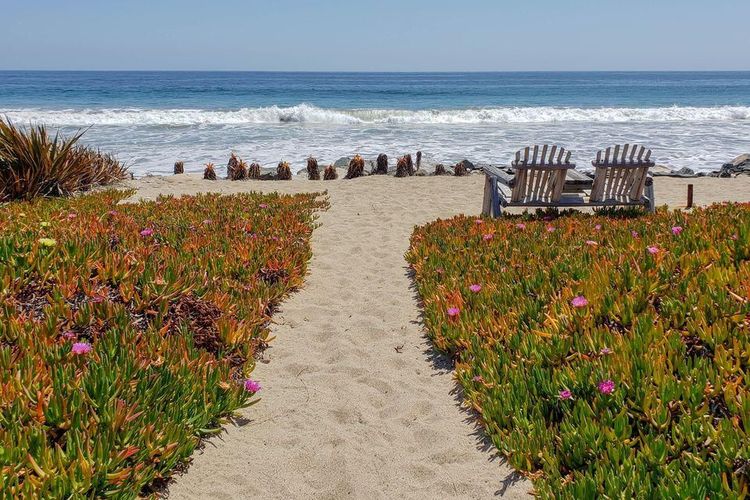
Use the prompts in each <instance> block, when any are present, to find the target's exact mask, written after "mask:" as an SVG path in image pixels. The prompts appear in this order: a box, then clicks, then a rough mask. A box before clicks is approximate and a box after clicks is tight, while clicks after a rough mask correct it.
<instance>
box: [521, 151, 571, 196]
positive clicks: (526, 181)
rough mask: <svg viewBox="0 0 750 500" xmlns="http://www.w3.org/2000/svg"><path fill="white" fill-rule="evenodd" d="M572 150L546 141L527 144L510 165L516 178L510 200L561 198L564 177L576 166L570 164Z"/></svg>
mask: <svg viewBox="0 0 750 500" xmlns="http://www.w3.org/2000/svg"><path fill="white" fill-rule="evenodd" d="M570 155H571V152H570V151H566V150H565V148H561V147H558V146H550V145H548V144H545V145H543V146H541V148H540V147H539V146H538V145H535V146H527V147H525V148H524V149H521V150H519V151H518V152H516V157H515V160H514V161H513V162H512V163H511V166H512V167H513V169H514V170H515V171H516V177H515V180H514V184H513V192H512V193H511V202H513V203H528V202H545V203H556V202H558V201H560V197H561V196H562V190H563V186H564V185H565V176H566V174H567V172H568V170H569V169H571V168H575V165H574V164H572V163H570Z"/></svg>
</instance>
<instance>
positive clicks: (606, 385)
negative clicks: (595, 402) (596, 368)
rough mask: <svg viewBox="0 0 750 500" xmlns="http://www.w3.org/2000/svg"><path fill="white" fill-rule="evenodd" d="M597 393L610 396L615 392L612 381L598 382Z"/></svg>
mask: <svg viewBox="0 0 750 500" xmlns="http://www.w3.org/2000/svg"><path fill="white" fill-rule="evenodd" d="M598 387H599V392H601V393H602V394H612V393H613V392H615V383H614V382H613V381H612V380H609V379H607V380H602V381H601V382H599V385H598Z"/></svg>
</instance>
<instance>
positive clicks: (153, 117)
mask: <svg viewBox="0 0 750 500" xmlns="http://www.w3.org/2000/svg"><path fill="white" fill-rule="evenodd" d="M0 114H4V115H6V116H8V117H9V118H10V119H11V120H13V121H15V122H18V123H30V122H35V123H46V124H49V125H54V126H76V127H85V126H89V125H114V126H117V125H128V126H194V125H243V124H265V123H267V124H279V123H310V124H344V125H346V124H351V125H356V124H436V125H439V124H493V123H497V124H503V123H511V124H512V123H530V124H534V123H538V124H544V123H565V122H590V123H628V122H699V121H700V122H705V121H724V122H726V121H741V120H750V107H748V106H716V107H689V106H672V107H658V108H580V107H569V108H567V107H546V106H542V107H498V108H483V109H460V110H396V109H350V110H340V109H325V108H319V107H316V106H311V105H308V104H300V105H297V106H290V107H279V106H269V107H261V108H242V109H236V110H204V109H139V108H120V109H60V110H51V109H33V108H24V109H7V110H0Z"/></svg>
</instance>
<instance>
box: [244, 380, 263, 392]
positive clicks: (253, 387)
mask: <svg viewBox="0 0 750 500" xmlns="http://www.w3.org/2000/svg"><path fill="white" fill-rule="evenodd" d="M260 389H261V387H260V382H258V381H257V380H253V379H251V378H249V379H247V380H245V390H246V391H247V392H252V393H253V394H255V393H256V392H258V391H260Z"/></svg>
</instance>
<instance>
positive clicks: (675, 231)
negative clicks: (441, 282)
mask: <svg viewBox="0 0 750 500" xmlns="http://www.w3.org/2000/svg"><path fill="white" fill-rule="evenodd" d="M680 233H682V226H675V227H673V228H672V234H674V235H675V236H679V235H680Z"/></svg>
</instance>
